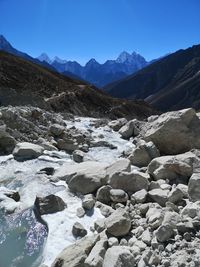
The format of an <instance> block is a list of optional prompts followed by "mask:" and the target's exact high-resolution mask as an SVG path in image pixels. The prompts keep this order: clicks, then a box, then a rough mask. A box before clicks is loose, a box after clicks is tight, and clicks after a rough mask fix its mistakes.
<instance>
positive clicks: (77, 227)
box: [72, 222, 87, 237]
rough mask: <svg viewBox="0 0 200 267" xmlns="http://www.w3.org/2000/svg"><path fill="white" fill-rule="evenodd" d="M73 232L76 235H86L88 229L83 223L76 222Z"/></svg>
mask: <svg viewBox="0 0 200 267" xmlns="http://www.w3.org/2000/svg"><path fill="white" fill-rule="evenodd" d="M72 234H73V235H74V236H75V237H84V236H85V235H87V230H86V229H85V228H84V227H83V225H82V224H80V223H79V222H76V223H75V224H74V225H73V227H72Z"/></svg>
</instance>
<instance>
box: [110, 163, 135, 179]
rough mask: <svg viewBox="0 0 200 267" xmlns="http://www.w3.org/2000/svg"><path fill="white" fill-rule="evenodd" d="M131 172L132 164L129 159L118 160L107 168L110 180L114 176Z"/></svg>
mask: <svg viewBox="0 0 200 267" xmlns="http://www.w3.org/2000/svg"><path fill="white" fill-rule="evenodd" d="M123 171H124V172H130V171H131V162H130V160H128V159H118V160H117V161H115V162H114V163H113V164H111V165H110V166H108V167H107V168H106V172H107V175H108V178H109V179H111V178H112V176H113V175H115V174H116V173H118V172H119V173H121V172H123Z"/></svg>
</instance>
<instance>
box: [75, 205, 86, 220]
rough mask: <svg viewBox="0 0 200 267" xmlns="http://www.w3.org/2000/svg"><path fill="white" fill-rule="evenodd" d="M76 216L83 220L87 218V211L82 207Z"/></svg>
mask: <svg viewBox="0 0 200 267" xmlns="http://www.w3.org/2000/svg"><path fill="white" fill-rule="evenodd" d="M76 215H77V216H78V217H79V218H82V217H84V216H85V210H84V208H82V207H80V208H78V209H77V210H76Z"/></svg>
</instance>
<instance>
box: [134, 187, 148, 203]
mask: <svg viewBox="0 0 200 267" xmlns="http://www.w3.org/2000/svg"><path fill="white" fill-rule="evenodd" d="M147 194H148V193H147V191H146V190H145V189H142V190H140V191H137V192H136V193H134V194H132V195H131V202H132V204H134V203H144V202H145V201H146V198H147Z"/></svg>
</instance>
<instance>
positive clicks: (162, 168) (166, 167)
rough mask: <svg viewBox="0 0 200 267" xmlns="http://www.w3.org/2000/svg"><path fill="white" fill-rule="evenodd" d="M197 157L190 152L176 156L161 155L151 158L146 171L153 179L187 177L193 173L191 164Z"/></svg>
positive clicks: (192, 164)
mask: <svg viewBox="0 0 200 267" xmlns="http://www.w3.org/2000/svg"><path fill="white" fill-rule="evenodd" d="M197 161H198V162H199V159H198V158H197V157H196V156H195V154H193V153H192V152H186V153H184V154H179V155H176V156H163V157H159V158H155V159H153V160H152V161H151V162H150V164H149V165H148V173H149V174H150V175H152V176H153V178H154V179H155V180H159V179H164V180H166V179H169V180H175V179H177V178H183V179H188V178H189V177H190V176H191V175H192V173H193V166H194V164H195V163H196V162H197Z"/></svg>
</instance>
